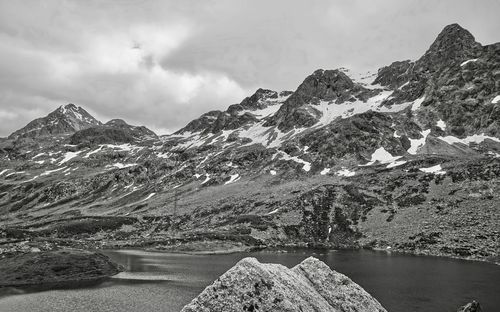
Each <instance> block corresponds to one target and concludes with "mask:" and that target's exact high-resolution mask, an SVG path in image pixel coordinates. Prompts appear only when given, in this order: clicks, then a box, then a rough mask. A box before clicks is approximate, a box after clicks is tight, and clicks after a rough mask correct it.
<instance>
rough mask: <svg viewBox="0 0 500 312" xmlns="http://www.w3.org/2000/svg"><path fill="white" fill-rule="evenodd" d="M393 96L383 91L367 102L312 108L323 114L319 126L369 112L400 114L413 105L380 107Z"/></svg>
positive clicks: (328, 104)
mask: <svg viewBox="0 0 500 312" xmlns="http://www.w3.org/2000/svg"><path fill="white" fill-rule="evenodd" d="M391 94H392V91H382V92H381V93H380V94H378V95H376V96H374V97H371V98H369V99H368V100H367V101H366V102H363V101H360V100H357V101H355V102H344V103H341V104H335V103H333V102H327V101H321V102H320V103H319V104H318V105H311V106H310V107H311V108H314V109H316V110H318V111H320V112H321V117H320V119H319V121H318V123H317V124H319V125H328V124H330V123H331V122H332V121H333V120H335V119H337V118H339V117H340V118H342V119H345V118H349V117H352V116H354V115H357V114H361V113H364V112H367V111H369V110H374V111H377V112H383V113H391V112H399V111H402V110H403V109H405V108H406V107H408V106H410V105H411V104H412V103H403V104H398V105H392V106H390V107H386V106H380V104H381V103H382V102H383V101H384V100H386V99H388V98H389V97H390V96H391Z"/></svg>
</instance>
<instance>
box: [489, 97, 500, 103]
mask: <svg viewBox="0 0 500 312" xmlns="http://www.w3.org/2000/svg"><path fill="white" fill-rule="evenodd" d="M498 102H500V95H497V96H495V98H494V99H493V100H491V103H493V104H496V103H498Z"/></svg>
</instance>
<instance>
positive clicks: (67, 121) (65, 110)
mask: <svg viewBox="0 0 500 312" xmlns="http://www.w3.org/2000/svg"><path fill="white" fill-rule="evenodd" d="M99 125H101V122H100V121H98V120H96V119H95V118H94V117H92V116H91V115H90V114H89V113H88V112H87V111H86V110H85V109H83V108H81V107H80V106H76V105H75V104H67V105H62V106H61V107H59V108H58V109H56V110H55V111H53V112H52V113H50V114H48V115H47V116H45V117H42V118H38V119H35V120H33V121H32V122H30V123H28V124H27V125H26V126H25V127H23V128H22V129H19V130H17V131H15V132H14V133H12V134H11V135H10V136H9V138H10V139H17V138H23V137H30V138H34V137H39V136H47V135H59V134H67V133H72V132H75V131H78V130H82V129H86V128H89V127H93V126H99Z"/></svg>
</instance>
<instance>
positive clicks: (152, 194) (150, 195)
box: [143, 193, 156, 201]
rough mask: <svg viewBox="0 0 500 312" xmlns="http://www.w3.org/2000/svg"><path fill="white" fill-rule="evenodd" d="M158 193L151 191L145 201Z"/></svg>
mask: <svg viewBox="0 0 500 312" xmlns="http://www.w3.org/2000/svg"><path fill="white" fill-rule="evenodd" d="M155 194H156V193H151V194H149V195H148V196H147V197H146V198H144V199H143V201H146V200H148V199H150V198H151V197H153V196H155Z"/></svg>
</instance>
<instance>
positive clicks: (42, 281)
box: [0, 250, 121, 288]
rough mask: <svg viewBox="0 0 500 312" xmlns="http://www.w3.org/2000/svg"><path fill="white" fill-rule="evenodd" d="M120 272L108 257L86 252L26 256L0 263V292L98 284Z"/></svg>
mask: <svg viewBox="0 0 500 312" xmlns="http://www.w3.org/2000/svg"><path fill="white" fill-rule="evenodd" d="M120 271H121V268H120V267H119V266H118V265H116V264H114V263H113V262H111V261H110V259H109V258H108V257H106V256H104V255H102V254H99V253H94V252H89V251H81V250H64V251H46V252H37V253H27V254H21V255H17V256H14V257H8V258H5V259H1V260H0V288H4V287H23V288H24V287H34V286H37V287H38V286H48V287H61V286H64V285H74V284H75V283H89V282H98V281H100V280H102V279H104V278H106V277H109V276H112V275H115V274H117V273H119V272H120Z"/></svg>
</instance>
